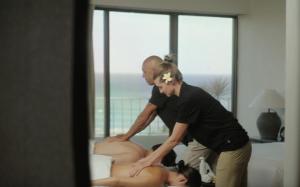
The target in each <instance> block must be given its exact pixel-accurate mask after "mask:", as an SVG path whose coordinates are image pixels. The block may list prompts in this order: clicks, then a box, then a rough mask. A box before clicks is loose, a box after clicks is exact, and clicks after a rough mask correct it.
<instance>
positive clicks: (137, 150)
mask: <svg viewBox="0 0 300 187" xmlns="http://www.w3.org/2000/svg"><path fill="white" fill-rule="evenodd" d="M160 145H161V144H157V145H154V146H152V150H147V149H145V148H143V147H142V146H140V145H138V144H136V143H133V142H131V141H122V142H111V141H110V140H109V139H105V140H104V141H102V142H97V143H95V145H94V150H93V153H94V154H100V155H107V156H111V157H112V160H113V161H114V163H116V164H126V163H133V162H136V161H138V160H139V159H141V158H144V157H146V156H147V155H149V154H150V153H151V152H153V151H154V150H156V149H157V148H159V146H160ZM175 160H176V153H175V151H174V150H171V151H170V152H169V153H168V154H167V155H166V156H164V157H163V159H162V160H161V163H162V164H163V165H164V166H167V167H169V166H175V164H176V163H175Z"/></svg>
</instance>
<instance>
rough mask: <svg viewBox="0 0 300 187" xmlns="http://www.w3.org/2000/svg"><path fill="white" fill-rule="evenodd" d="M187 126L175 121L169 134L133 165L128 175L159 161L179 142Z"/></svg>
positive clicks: (135, 173)
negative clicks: (152, 150) (160, 143)
mask: <svg viewBox="0 0 300 187" xmlns="http://www.w3.org/2000/svg"><path fill="white" fill-rule="evenodd" d="M187 127H188V125H187V124H184V123H178V122H177V123H176V124H175V126H174V129H173V132H172V134H171V136H170V137H169V138H168V139H167V140H166V141H165V142H164V143H163V144H162V145H161V146H160V147H159V148H158V149H157V150H155V151H154V152H152V153H151V154H150V155H148V156H147V157H145V158H143V159H141V160H139V161H138V162H136V163H135V164H134V165H133V168H132V169H131V170H130V176H136V175H137V174H139V173H140V171H142V169H143V168H145V167H148V166H151V165H154V164H157V163H159V162H160V161H161V160H162V158H163V157H164V156H165V155H166V154H167V153H168V152H169V151H170V150H171V149H173V148H174V147H175V146H176V145H177V144H178V143H180V141H181V140H182V138H183V137H184V136H185V134H186V132H187Z"/></svg>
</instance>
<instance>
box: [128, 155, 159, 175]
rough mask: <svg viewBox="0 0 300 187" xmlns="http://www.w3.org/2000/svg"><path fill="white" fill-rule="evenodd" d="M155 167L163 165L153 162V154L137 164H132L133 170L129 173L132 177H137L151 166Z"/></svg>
mask: <svg viewBox="0 0 300 187" xmlns="http://www.w3.org/2000/svg"><path fill="white" fill-rule="evenodd" d="M153 165H161V164H160V162H159V161H157V162H156V161H155V160H154V161H153V158H152V157H151V154H150V155H149V156H147V157H145V158H142V159H140V160H138V161H137V162H135V163H133V164H132V168H131V169H130V171H129V175H130V176H131V177H134V176H137V175H138V174H140V172H141V171H142V170H143V169H144V168H146V167H149V166H153Z"/></svg>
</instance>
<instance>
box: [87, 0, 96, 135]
mask: <svg viewBox="0 0 300 187" xmlns="http://www.w3.org/2000/svg"><path fill="white" fill-rule="evenodd" d="M94 9H95V5H92V4H89V9H88V18H89V19H88V20H89V21H88V37H87V38H88V60H87V63H88V70H87V71H88V73H87V74H88V79H87V80H88V118H89V120H88V121H89V124H88V125H89V135H90V138H91V139H93V138H94V136H95V132H94V131H95V130H94V129H95V72H94V54H93V11H94Z"/></svg>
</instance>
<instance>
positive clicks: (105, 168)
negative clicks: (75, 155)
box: [90, 154, 112, 180]
mask: <svg viewBox="0 0 300 187" xmlns="http://www.w3.org/2000/svg"><path fill="white" fill-rule="evenodd" d="M111 164H112V157H110V156H105V155H95V154H90V172H91V180H94V179H103V178H108V177H110V175H111Z"/></svg>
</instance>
